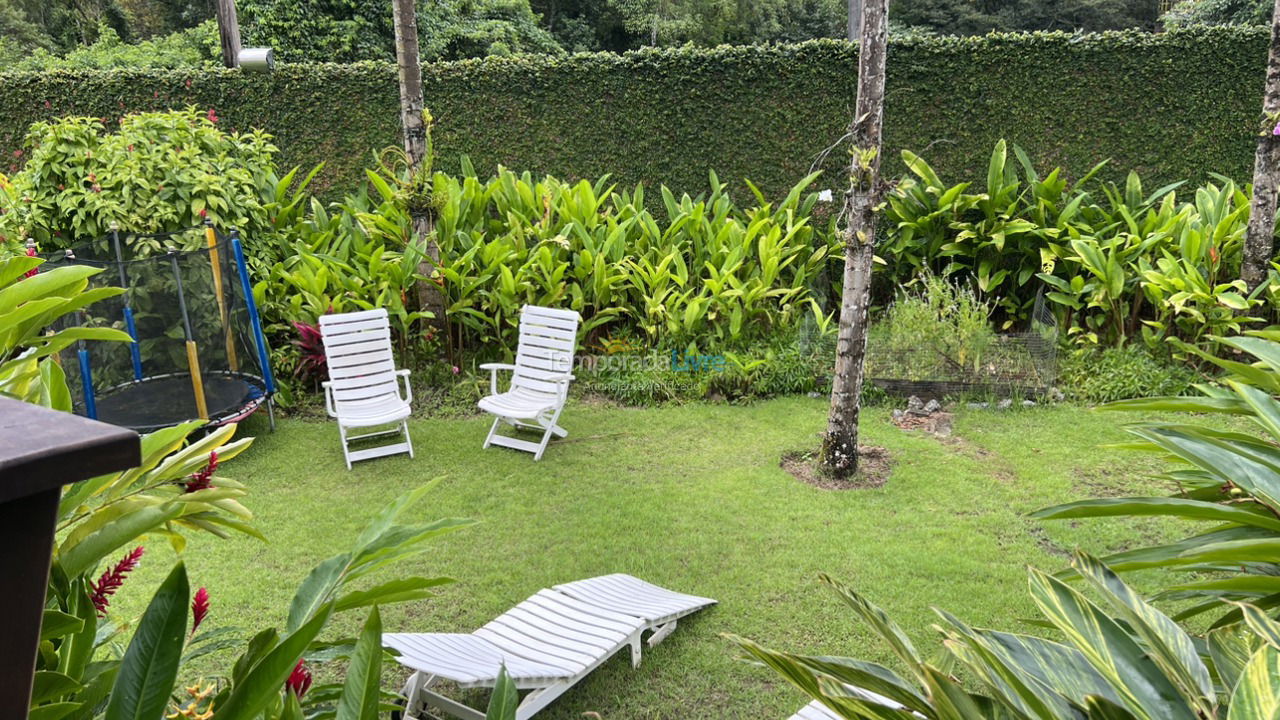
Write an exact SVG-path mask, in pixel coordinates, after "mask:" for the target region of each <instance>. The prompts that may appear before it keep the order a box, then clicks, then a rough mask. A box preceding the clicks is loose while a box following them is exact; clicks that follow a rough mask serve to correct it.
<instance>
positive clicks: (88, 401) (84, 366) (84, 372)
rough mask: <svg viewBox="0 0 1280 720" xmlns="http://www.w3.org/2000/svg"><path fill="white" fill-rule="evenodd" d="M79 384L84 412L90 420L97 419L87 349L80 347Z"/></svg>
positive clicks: (96, 407) (91, 371)
mask: <svg viewBox="0 0 1280 720" xmlns="http://www.w3.org/2000/svg"><path fill="white" fill-rule="evenodd" d="M76 354H77V355H79V356H80V386H81V389H82V390H83V391H84V414H85V416H86V417H88V418H89V419H91V420H97V419H98V406H97V404H96V403H95V402H94V397H93V370H91V369H90V368H89V351H88V350H85V349H84V348H80V351H79V352H78V353H76Z"/></svg>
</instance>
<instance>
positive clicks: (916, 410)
mask: <svg viewBox="0 0 1280 720" xmlns="http://www.w3.org/2000/svg"><path fill="white" fill-rule="evenodd" d="M907 412H908V413H910V414H912V415H918V416H921V417H923V416H925V415H928V414H929V410H928V409H926V408H925V406H924V401H922V400H921V399H920V398H918V397H916V396H915V395H912V396H911V397H909V398H907Z"/></svg>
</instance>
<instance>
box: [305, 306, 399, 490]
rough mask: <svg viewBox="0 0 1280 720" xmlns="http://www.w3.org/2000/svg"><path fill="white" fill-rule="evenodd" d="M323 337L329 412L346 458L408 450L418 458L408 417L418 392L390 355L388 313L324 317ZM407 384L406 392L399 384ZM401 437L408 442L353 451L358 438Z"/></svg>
mask: <svg viewBox="0 0 1280 720" xmlns="http://www.w3.org/2000/svg"><path fill="white" fill-rule="evenodd" d="M320 337H321V339H322V340H323V341H324V352H325V357H326V361H327V364H328V366H329V380H328V381H327V382H325V383H323V385H324V392H325V409H326V410H328V411H329V416H330V417H333V418H336V419H337V421H338V435H339V436H340V437H341V438H342V456H343V457H344V458H345V459H346V461H347V469H348V470H350V469H351V463H353V462H357V461H360V460H369V459H371V458H376V457H383V456H385V455H395V454H397V453H402V452H407V453H409V457H413V442H412V441H411V440H410V439H409V423H408V418H409V415H410V413H411V412H412V410H411V409H410V407H409V403H410V402H412V401H413V390H412V389H411V388H410V387H409V371H408V370H397V369H396V366H395V358H394V357H392V354H391V326H390V323H389V322H388V321H387V311H386V310H384V309H382V308H379V309H377V310H365V311H363V312H352V313H341V314H336V315H325V316H323V317H321V318H320ZM401 380H403V381H404V393H403V394H401V392H400V381H401ZM392 424H395V425H397V427H395V428H392V429H390V430H381V431H378V432H370V433H365V434H363V435H348V434H347V431H349V430H356V429H363V428H371V427H378V426H383V425H392ZM395 434H400V435H402V436H403V437H404V441H403V442H398V443H394V444H391V445H380V446H377V447H371V448H365V449H362V450H352V449H351V443H352V441H355V440H365V439H368V438H374V437H380V436H384V435H395Z"/></svg>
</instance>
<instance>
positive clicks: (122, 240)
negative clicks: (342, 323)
mask: <svg viewBox="0 0 1280 720" xmlns="http://www.w3.org/2000/svg"><path fill="white" fill-rule="evenodd" d="M135 255H136V256H135ZM44 257H45V258H46V261H47V262H46V263H45V265H43V266H41V270H45V269H48V268H53V267H58V266H62V265H88V266H93V267H98V268H102V270H103V272H101V273H98V274H97V275H94V276H93V277H92V278H90V279H89V282H90V287H108V286H115V287H123V288H124V289H125V292H124V293H123V294H121V295H118V296H115V297H111V298H107V299H105V300H100V301H98V302H96V303H93V304H92V305H89V306H88V307H86V308H84V309H83V310H81V311H79V312H77V313H75V314H73V315H71V316H68V317H67V318H66V322H67V323H68V324H71V325H78V326H84V327H112V328H117V329H120V330H123V331H125V332H127V333H128V334H129V336H130V337H132V338H133V342H132V343H109V342H94V343H84V342H83V341H82V342H81V343H79V344H78V345H77V346H75V347H74V348H71V349H68V350H66V351H64V352H63V353H62V356H61V357H60V362H61V364H62V366H63V368H64V370H65V372H66V375H67V382H68V385H70V386H71V390H72V398H73V403H74V406H75V411H76V412H77V413H78V414H81V415H84V416H86V417H90V418H94V419H96V420H101V421H103V422H108V423H111V424H113V425H120V426H123V427H127V428H131V429H133V430H136V431H138V432H152V431H155V430H159V429H160V428H165V427H170V426H173V425H177V424H179V423H183V422H187V421H189V420H204V421H206V423H207V424H208V426H209V427H216V426H219V425H223V424H226V423H230V422H236V421H239V420H242V419H244V418H246V417H248V416H249V415H251V414H253V413H254V412H255V411H257V410H258V409H260V408H262V407H264V406H265V407H266V408H267V412H268V415H269V417H270V420H271V427H272V429H274V428H275V413H274V402H273V397H274V395H275V391H276V386H275V378H274V377H273V376H272V373H271V364H270V360H269V358H270V354H269V349H268V347H267V344H266V340H265V339H264V337H263V334H262V322H261V320H260V319H259V316H258V311H257V308H256V306H255V305H254V300H253V291H252V284H251V283H250V280H249V273H248V268H247V266H246V265H245V260H244V249H243V246H242V245H241V241H240V237H239V234H238V233H237V231H236V230H235V229H234V228H232V229H231V231H230V233H229V234H228V235H221V234H219V233H218V232H217V231H215V229H214V228H213V227H212V226H210V225H206V226H204V227H199V228H191V229H188V230H183V231H179V232H174V233H162V234H154V235H152V234H148V235H140V234H126V233H123V232H120V231H119V230H114V229H113V230H112V232H111V234H110V235H108V236H107V237H105V238H100V239H98V240H95V241H92V242H89V243H85V244H83V245H80V246H76V247H73V248H71V249H68V250H64V251H59V252H57V253H53V254H50V255H45V256H44Z"/></svg>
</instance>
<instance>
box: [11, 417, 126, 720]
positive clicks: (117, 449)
mask: <svg viewBox="0 0 1280 720" xmlns="http://www.w3.org/2000/svg"><path fill="white" fill-rule="evenodd" d="M141 462H142V455H141V445H140V443H139V438H138V434H137V433H135V432H133V431H132V430H126V429H124V428H121V427H116V426H115V425H107V424H106V423H100V422H97V421H94V420H89V419H86V418H82V417H79V416H77V415H71V414H68V413H62V412H57V411H54V410H49V409H46V408H42V407H36V406H35V405H28V404H26V403H22V402H18V401H17V400H10V399H8V398H3V397H0V718H5V720H8V719H9V718H18V719H21V720H25V718H26V717H27V706H28V705H29V704H30V702H31V678H32V677H33V675H34V673H35V662H36V649H37V645H38V643H39V640H40V618H41V615H42V613H43V611H44V600H45V589H46V587H47V585H48V582H49V563H50V558H51V554H52V552H53V533H54V524H55V521H56V519H57V512H58V500H59V499H60V498H61V496H62V486H63V485H68V484H70V483H73V482H78V481H80V480H85V479H88V478H91V477H97V476H98V475H105V474H107V473H110V472H118V471H120V470H127V469H129V468H131V467H136V466H137V465H139V464H140V463H141Z"/></svg>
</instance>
